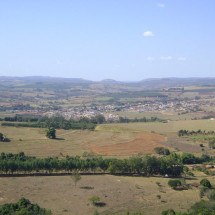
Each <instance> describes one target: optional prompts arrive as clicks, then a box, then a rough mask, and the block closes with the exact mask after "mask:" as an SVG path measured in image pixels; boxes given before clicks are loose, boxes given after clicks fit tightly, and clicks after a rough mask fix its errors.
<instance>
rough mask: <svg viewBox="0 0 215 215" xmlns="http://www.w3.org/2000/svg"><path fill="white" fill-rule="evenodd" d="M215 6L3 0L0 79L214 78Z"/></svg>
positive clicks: (172, 1) (139, 0) (209, 0)
mask: <svg viewBox="0 0 215 215" xmlns="http://www.w3.org/2000/svg"><path fill="white" fill-rule="evenodd" d="M214 11H215V1H214V0H160V1H159V0H158V1H156V0H0V76H53V77H67V78H84V79H89V80H96V81H98V80H102V79H115V80H120V81H138V80H142V79H146V78H161V77H215V21H214V20H215V13H214Z"/></svg>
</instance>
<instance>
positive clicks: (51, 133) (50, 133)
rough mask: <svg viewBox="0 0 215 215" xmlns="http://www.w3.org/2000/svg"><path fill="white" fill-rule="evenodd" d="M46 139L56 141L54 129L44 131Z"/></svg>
mask: <svg viewBox="0 0 215 215" xmlns="http://www.w3.org/2000/svg"><path fill="white" fill-rule="evenodd" d="M46 137H48V138H49V139H56V129H55V128H53V127H50V128H48V129H47V131H46Z"/></svg>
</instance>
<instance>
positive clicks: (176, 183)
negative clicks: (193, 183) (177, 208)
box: [168, 179, 182, 189]
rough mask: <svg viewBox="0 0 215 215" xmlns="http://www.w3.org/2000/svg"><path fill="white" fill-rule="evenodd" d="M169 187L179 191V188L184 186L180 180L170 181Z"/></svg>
mask: <svg viewBox="0 0 215 215" xmlns="http://www.w3.org/2000/svg"><path fill="white" fill-rule="evenodd" d="M168 185H169V186H170V187H171V188H173V189H177V188H178V187H180V186H181V185H182V183H181V180H179V179H170V180H169V181H168Z"/></svg>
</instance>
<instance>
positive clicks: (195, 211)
mask: <svg viewBox="0 0 215 215" xmlns="http://www.w3.org/2000/svg"><path fill="white" fill-rule="evenodd" d="M162 215H215V201H204V200H202V201H200V202H197V203H195V204H194V205H193V206H192V207H191V208H190V209H189V210H188V212H184V213H182V212H175V211H174V210H172V209H170V210H166V211H163V212H162Z"/></svg>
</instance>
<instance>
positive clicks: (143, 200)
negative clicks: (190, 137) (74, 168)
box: [0, 175, 214, 215]
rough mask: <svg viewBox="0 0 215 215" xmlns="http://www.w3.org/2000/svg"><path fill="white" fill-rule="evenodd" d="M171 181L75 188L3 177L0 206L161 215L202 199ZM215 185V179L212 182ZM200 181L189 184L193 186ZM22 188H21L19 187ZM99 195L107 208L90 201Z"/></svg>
mask: <svg viewBox="0 0 215 215" xmlns="http://www.w3.org/2000/svg"><path fill="white" fill-rule="evenodd" d="M168 180H169V179H168V178H157V177H123V176H111V175H103V176H82V179H81V180H80V181H79V182H78V183H77V185H76V186H75V185H74V182H73V180H72V178H71V177H70V176H60V177H58V176H57V177H56V176H50V177H17V178H15V177H13V178H0V191H1V192H0V204H4V203H9V202H16V201H17V200H18V199H20V198H21V197H22V196H24V197H25V198H28V199H29V200H31V201H32V202H34V203H38V204H39V205H40V206H41V207H45V208H49V209H51V210H52V212H53V215H64V214H65V215H71V214H74V215H83V214H86V215H93V213H94V212H95V210H98V212H99V214H101V215H110V214H116V213H118V214H123V215H124V213H125V212H126V211H144V212H145V214H146V215H159V214H161V212H162V211H163V210H165V209H169V207H171V208H174V209H175V210H178V211H185V210H186V209H188V208H189V207H190V206H191V205H192V204H193V203H194V202H197V201H199V200H200V197H199V190H198V188H192V189H189V190H184V191H175V190H173V189H171V188H170V187H169V186H168V185H167V183H168ZM210 180H212V182H214V179H210ZM192 182H196V181H187V183H192ZM17 185H19V186H17ZM92 196H99V197H100V199H101V201H102V202H104V203H105V204H106V205H105V206H104V207H95V206H93V205H92V204H91V203H90V201H89V198H90V197H92Z"/></svg>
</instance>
